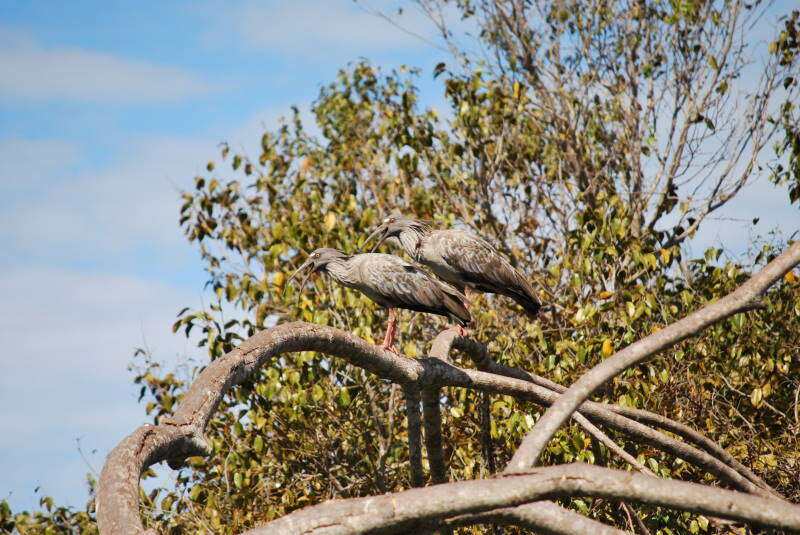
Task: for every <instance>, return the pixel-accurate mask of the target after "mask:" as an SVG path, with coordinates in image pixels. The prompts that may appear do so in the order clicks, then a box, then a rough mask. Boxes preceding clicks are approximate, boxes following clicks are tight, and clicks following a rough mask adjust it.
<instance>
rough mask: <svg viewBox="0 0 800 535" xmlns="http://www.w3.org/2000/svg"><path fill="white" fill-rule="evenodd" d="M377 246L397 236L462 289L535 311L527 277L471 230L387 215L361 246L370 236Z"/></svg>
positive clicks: (533, 313)
mask: <svg viewBox="0 0 800 535" xmlns="http://www.w3.org/2000/svg"><path fill="white" fill-rule="evenodd" d="M376 237H377V238H378V241H377V243H376V244H375V246H374V247H373V248H372V250H373V251H374V250H375V249H376V248H377V247H378V245H380V244H381V242H383V241H384V240H385V239H387V238H397V240H398V241H399V242H400V245H401V246H402V247H403V249H405V250H406V252H407V253H408V254H409V255H411V257H412V258H413V259H414V260H415V261H417V262H419V263H420V264H424V265H426V266H428V267H429V268H430V269H431V271H433V272H434V273H435V274H436V275H437V276H439V277H440V278H442V279H444V280H445V281H447V282H449V283H451V284H453V285H454V286H455V287H456V288H458V289H460V290H463V291H466V295H467V297H469V290H470V289H475V290H479V291H481V292H487V293H494V294H500V295H505V296H507V297H510V298H511V299H513V300H514V301H516V302H517V303H518V304H519V305H520V306H521V307H522V308H523V309H524V310H525V313H526V314H527V315H528V316H529V317H531V318H532V317H534V316H536V313H537V312H539V307H540V304H539V301H538V300H537V299H536V296H535V295H534V293H533V288H532V287H531V285H530V283H529V282H528V279H527V278H526V277H525V275H523V274H522V272H520V271H519V270H517V269H515V268H514V267H513V266H512V265H511V264H510V263H509V262H508V260H506V259H505V258H504V257H503V255H501V254H500V253H499V252H498V251H497V249H495V248H494V247H493V246H492V245H491V244H490V243H489V242H487V241H486V240H484V239H482V238H480V237H478V236H476V235H475V234H473V233H471V232H467V231H464V230H457V229H449V230H437V229H432V228H431V227H430V226H428V225H427V224H425V223H424V222H422V221H418V220H416V219H411V218H409V217H404V216H402V215H390V216H389V217H387V218H386V219H384V220H383V223H381V225H380V226H379V227H378V228H377V229H375V231H374V232H373V233H372V234H370V235H369V236H368V237H367V239H366V240H365V241H364V243H363V244H362V245H361V248H362V249H363V248H364V246H366V244H367V243H368V242H369V241H371V240H372V239H374V238H376Z"/></svg>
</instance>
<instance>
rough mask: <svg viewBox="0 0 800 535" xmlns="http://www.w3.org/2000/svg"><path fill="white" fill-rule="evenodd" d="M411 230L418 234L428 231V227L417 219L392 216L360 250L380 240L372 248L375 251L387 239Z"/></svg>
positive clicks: (387, 218) (370, 236) (373, 233)
mask: <svg viewBox="0 0 800 535" xmlns="http://www.w3.org/2000/svg"><path fill="white" fill-rule="evenodd" d="M409 229H411V230H416V231H418V232H424V231H425V230H427V229H428V226H427V225H426V224H425V223H424V222H422V221H419V220H417V219H412V218H410V217H406V216H403V215H400V214H392V215H390V216H388V217H386V218H385V219H384V220H383V222H382V223H381V224H380V225H379V226H378V228H376V229H375V230H374V231H372V234H370V235H369V236H367V239H366V240H364V243H362V244H361V249H360V250H363V249H364V247H366V246H367V243H369V242H370V241H372V240H373V239H375V238H378V240H377V241H376V242H375V245H374V246H373V247H372V250H373V251H374V250H375V249H377V248H378V246H379V245H380V244H381V243H383V241H384V240H386V239H387V238H397V237H398V236H400V233H401V232H403V231H404V230H409Z"/></svg>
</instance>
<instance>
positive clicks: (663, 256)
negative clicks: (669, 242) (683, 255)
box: [661, 249, 669, 264]
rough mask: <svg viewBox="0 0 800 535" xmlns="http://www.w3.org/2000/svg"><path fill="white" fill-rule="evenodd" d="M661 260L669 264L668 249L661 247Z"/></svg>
mask: <svg viewBox="0 0 800 535" xmlns="http://www.w3.org/2000/svg"><path fill="white" fill-rule="evenodd" d="M661 261H662V262H664V263H665V264H669V251H667V250H666V249H661Z"/></svg>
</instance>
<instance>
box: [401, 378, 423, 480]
mask: <svg viewBox="0 0 800 535" xmlns="http://www.w3.org/2000/svg"><path fill="white" fill-rule="evenodd" d="M403 393H404V394H405V397H406V419H407V420H408V462H409V464H410V465H411V468H410V471H411V485H412V486H414V487H422V486H425V474H424V473H423V472H422V439H421V437H422V428H421V424H420V415H419V402H420V399H419V390H418V389H416V388H414V387H412V386H407V387H405V388H404V389H403Z"/></svg>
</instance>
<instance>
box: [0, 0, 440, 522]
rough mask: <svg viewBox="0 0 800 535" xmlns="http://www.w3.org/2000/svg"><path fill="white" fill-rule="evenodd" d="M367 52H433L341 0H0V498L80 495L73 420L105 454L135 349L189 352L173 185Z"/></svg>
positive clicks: (399, 56) (190, 294) (422, 62)
mask: <svg viewBox="0 0 800 535" xmlns="http://www.w3.org/2000/svg"><path fill="white" fill-rule="evenodd" d="M364 4H365V5H367V6H374V7H378V8H381V9H391V8H392V4H391V3H390V2H365V3H364ZM404 17H406V19H407V20H408V21H409V23H410V24H413V25H416V27H420V26H421V25H423V24H424V21H423V20H422V18H421V17H420V16H419V15H416V14H414V13H413V12H409V13H408V14H407V15H405V16H404ZM360 57H366V58H370V59H372V60H373V61H375V63H377V64H380V65H386V66H399V65H401V64H403V63H408V64H412V65H418V66H421V67H423V68H425V69H426V70H427V71H428V73H430V69H431V68H432V66H433V65H435V64H436V62H438V61H439V60H441V59H442V58H443V53H441V52H440V51H438V50H436V49H434V48H432V47H430V46H428V45H425V44H424V43H422V42H421V41H419V40H417V39H415V38H412V37H410V36H408V35H406V34H404V33H402V32H400V31H397V30H396V29H394V28H393V27H392V26H391V25H389V24H388V23H387V22H385V21H383V20H381V19H379V18H377V17H374V16H372V15H370V14H368V13H366V12H365V11H364V10H362V9H360V8H359V7H358V6H356V5H354V4H353V3H352V2H350V1H347V0H341V1H334V0H331V1H325V0H310V1H304V2H297V3H289V2H269V1H266V2H226V3H224V4H212V3H210V2H207V3H203V2H200V3H197V2H134V3H132V2H121V1H107V0H104V1H103V2H94V1H91V2H89V1H82V2H52V1H50V2H8V1H5V2H2V7H0V65H1V66H2V72H3V73H4V75H3V76H2V77H0V193H1V195H0V248H2V254H0V269H2V272H3V276H2V278H0V297H2V299H3V302H4V304H5V306H4V307H3V309H2V311H0V340H2V341H3V346H4V354H3V356H2V357H0V359H1V360H0V406H2V407H4V410H3V412H2V415H0V425H2V428H3V429H4V432H3V433H0V452H2V454H0V473H2V474H3V477H2V478H0V498H7V499H8V500H9V501H10V503H11V504H12V507H14V508H15V509H19V508H32V507H36V506H37V504H38V499H39V497H40V496H41V495H42V494H43V493H45V494H49V495H52V496H54V498H55V499H56V501H57V502H58V503H64V504H71V505H81V504H83V503H84V502H85V500H86V492H85V485H84V483H83V482H84V480H85V474H86V472H87V471H89V470H90V468H89V467H88V466H87V464H86V463H85V462H84V461H83V460H82V459H81V456H80V454H79V452H78V449H77V444H76V439H80V442H81V446H82V448H83V450H84V452H86V453H87V458H88V460H89V463H90V464H91V465H92V467H93V468H94V469H95V470H99V469H100V467H101V466H102V462H103V459H104V457H105V455H106V454H107V453H108V451H109V449H110V448H111V447H113V446H114V444H115V443H116V442H117V441H118V440H119V439H121V438H122V437H123V436H124V435H125V434H127V433H128V432H130V431H131V430H132V429H134V428H135V427H136V426H138V425H139V424H141V423H143V422H144V421H146V418H145V415H144V411H143V409H142V407H141V406H140V405H138V404H137V403H136V396H135V391H134V388H133V386H132V384H131V379H132V375H131V373H130V372H128V371H127V364H128V362H129V361H130V360H131V355H132V353H133V350H134V348H135V347H137V346H141V345H144V344H147V346H148V347H149V348H150V349H151V351H152V352H153V354H154V355H155V356H156V357H157V358H159V359H163V360H164V361H165V362H166V363H167V365H169V364H170V363H175V362H178V361H180V360H181V359H183V358H184V357H186V356H189V357H191V356H193V355H199V356H201V357H202V352H200V351H196V350H195V349H194V348H193V347H192V346H191V345H189V344H187V343H186V342H185V341H184V340H183V339H182V337H180V336H177V335H172V333H171V331H170V325H171V323H172V321H173V318H174V316H175V314H176V313H177V311H178V310H179V309H180V308H182V307H183V306H184V305H191V306H199V305H200V303H201V302H202V285H203V283H204V282H205V278H204V272H203V267H202V264H201V263H200V261H199V258H198V255H197V253H196V252H195V250H194V248H192V247H191V246H189V245H188V244H187V243H186V242H185V240H184V238H183V236H182V235H181V233H180V230H179V228H178V226H177V208H178V206H179V201H178V198H179V191H180V189H181V188H184V187H188V186H189V185H190V183H191V180H192V177H194V176H195V175H196V174H198V173H201V172H203V171H204V167H205V163H206V162H207V161H208V160H209V159H212V158H215V157H216V156H217V154H218V148H217V146H218V144H219V143H220V142H221V141H228V142H230V143H231V145H232V146H233V147H235V148H245V149H246V148H248V147H255V146H257V144H258V142H259V140H260V137H261V132H262V131H263V128H264V127H266V128H271V127H273V126H275V125H276V121H277V119H278V118H279V117H280V116H282V115H285V114H286V113H287V112H288V110H289V106H290V105H292V104H297V105H299V106H301V108H302V107H305V106H307V105H308V104H309V103H310V102H311V101H312V100H313V99H314V97H315V96H316V95H317V92H318V90H319V87H320V85H322V84H324V83H327V82H328V81H330V80H332V79H333V76H334V75H335V73H336V71H337V70H338V69H339V68H341V67H342V66H344V65H345V64H346V63H348V62H350V61H353V60H357V59H358V58H360ZM426 80H428V81H427V82H424V83H426V84H432V82H430V81H429V80H430V76H427V77H426ZM93 450H97V451H96V453H94V454H92V451H93ZM36 487H40V491H39V492H38V493H35V492H34V489H35V488H36Z"/></svg>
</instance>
